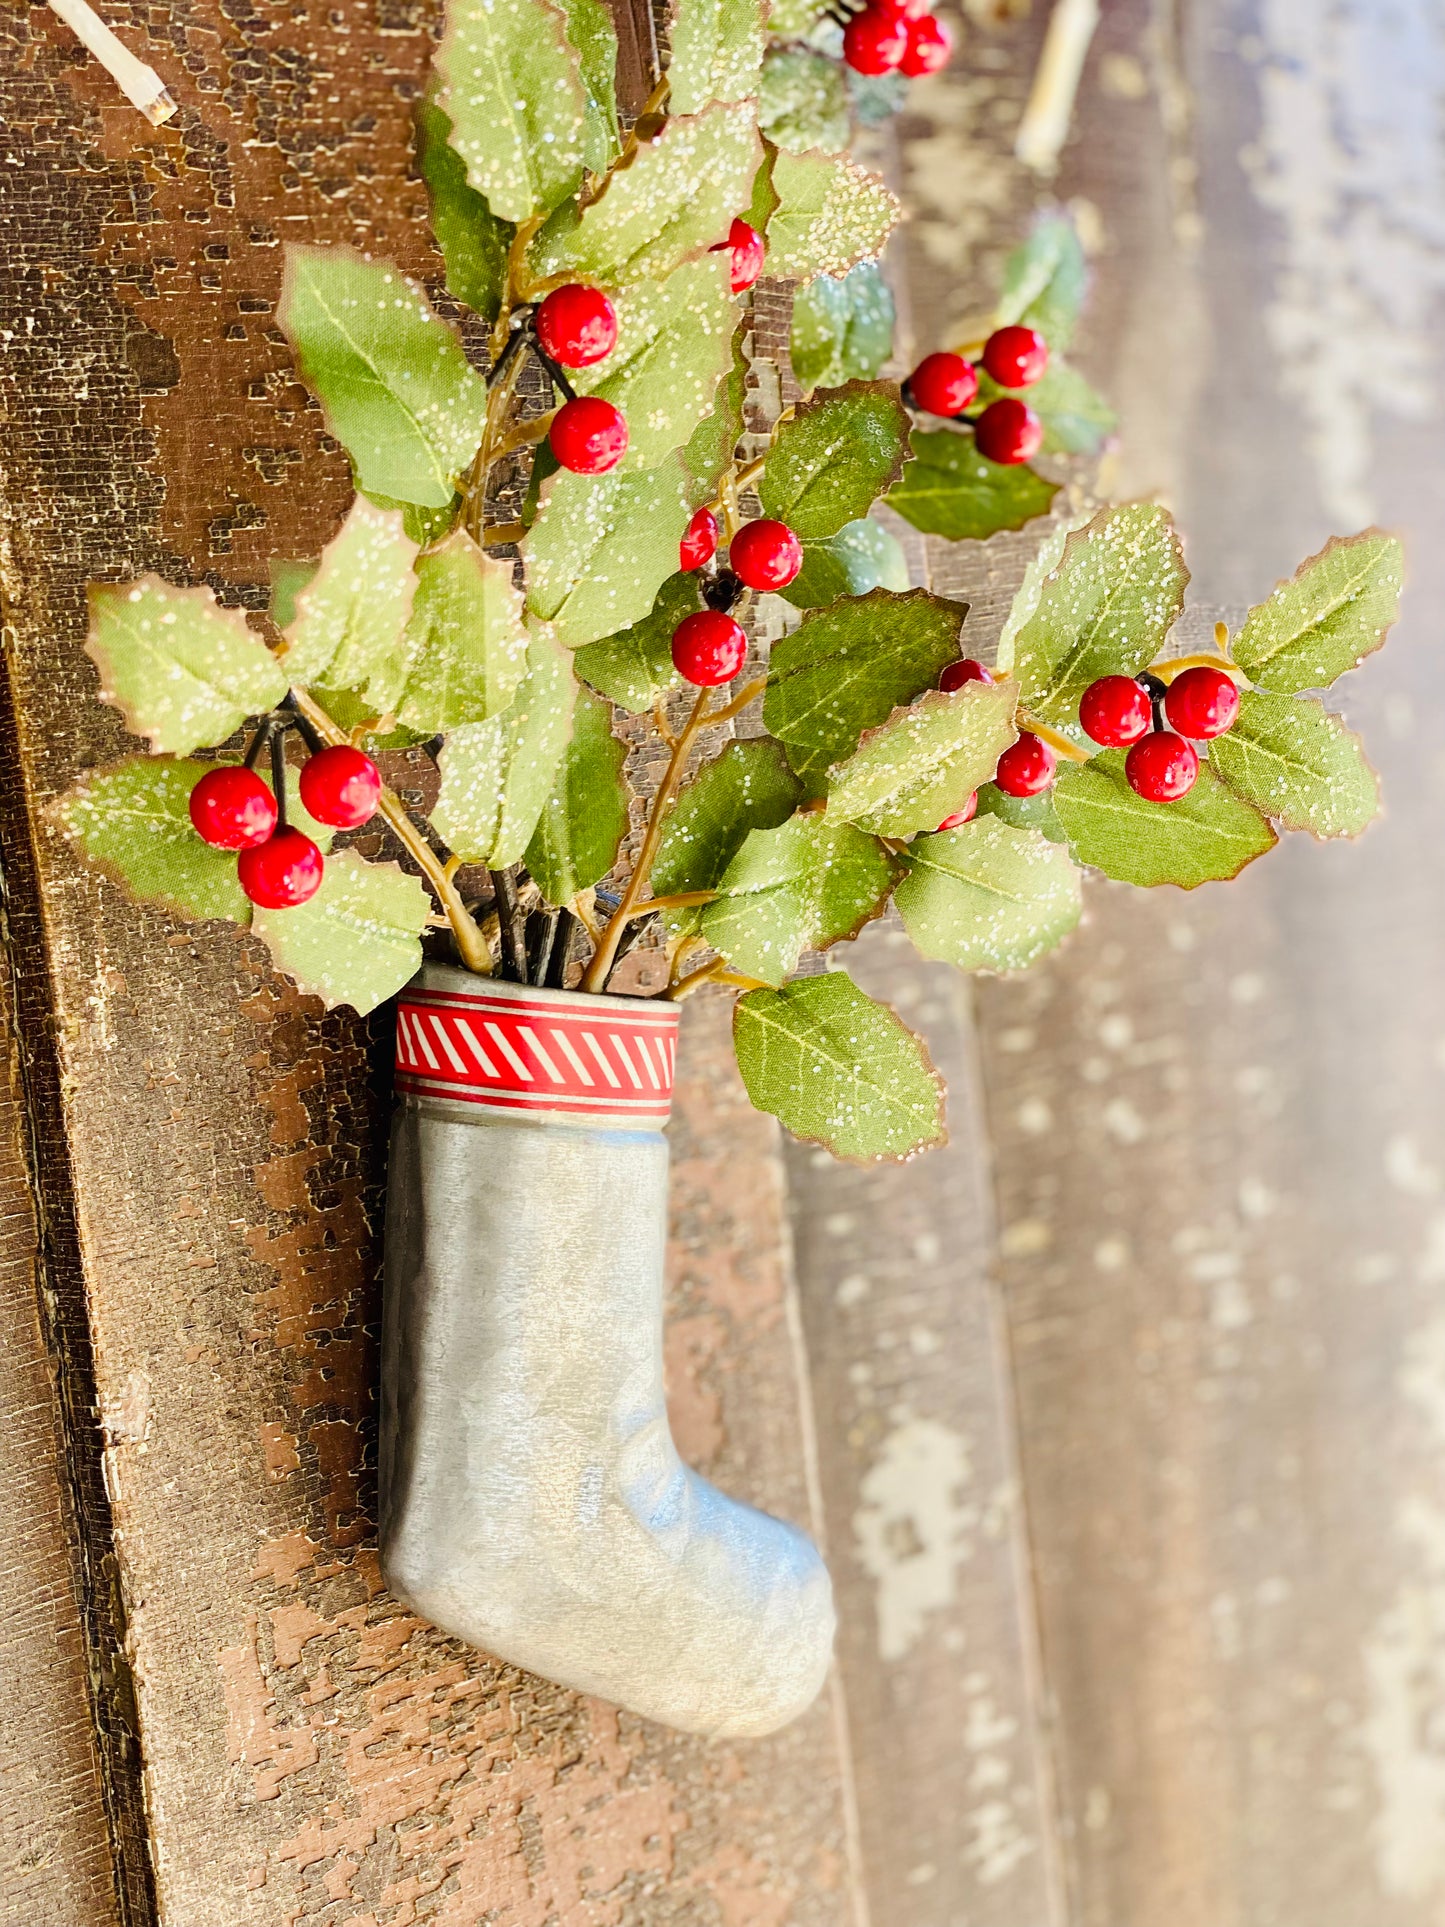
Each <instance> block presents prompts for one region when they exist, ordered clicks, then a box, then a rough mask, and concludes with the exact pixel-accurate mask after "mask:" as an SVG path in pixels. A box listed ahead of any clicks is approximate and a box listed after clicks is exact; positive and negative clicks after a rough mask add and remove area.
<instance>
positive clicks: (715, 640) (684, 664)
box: [672, 609, 748, 689]
mask: <svg viewBox="0 0 1445 1927" xmlns="http://www.w3.org/2000/svg"><path fill="white" fill-rule="evenodd" d="M747 653H748V639H747V637H746V636H745V635H744V634H743V629H742V625H741V623H737V622H734V621H733V619H732V617H731V616H730V615H725V614H724V613H723V611H722V610H721V609H699V610H698V612H697V614H696V615H695V616H684V617H683V619H682V621H681V622H680V623H678V625H677V627H676V628H675V629H674V630H673V632H672V666H673V668H674V669H676V671H677V672H678V674H679V675H680V676H686V678H687V680H688V681H689V682H690V683H695V684H696V685H697V687H698V688H699V689H716V688H717V686H718V684H719V683H724V682H731V681H732V679H733V677H734V676H735V675H736V674H737V673H738V671H739V670H740V669H741V668H742V666H743V657H744V656H746V654H747Z"/></svg>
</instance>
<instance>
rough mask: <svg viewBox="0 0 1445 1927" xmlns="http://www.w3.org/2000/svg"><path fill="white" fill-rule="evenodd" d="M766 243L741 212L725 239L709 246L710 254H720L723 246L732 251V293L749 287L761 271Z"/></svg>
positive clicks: (740, 292) (740, 291)
mask: <svg viewBox="0 0 1445 1927" xmlns="http://www.w3.org/2000/svg"><path fill="white" fill-rule="evenodd" d="M765 247H766V243H765V242H764V240H763V237H762V235H761V234H759V233H758V231H757V229H756V228H755V227H753V226H752V225H751V223H750V222H748V221H745V220H744V219H743V217H742V215H741V214H739V215H738V217H737V219H736V220H735V221H734V222H733V224H732V226H731V227H730V228H729V229H728V238H727V239H726V241H719V242H718V243H717V244H716V246H714V247H712V248H710V249H709V250H708V252H709V253H710V254H721V253H722V251H723V249H724V248H729V249H730V250H731V251H732V257H733V272H732V283H733V293H734V294H742V293H743V292H744V290H745V289H747V288H750V287H751V286H752V285H753V283H754V281H756V280H757V278H758V276H759V275H760V274H761V273H762V271H763V254H764V251H765Z"/></svg>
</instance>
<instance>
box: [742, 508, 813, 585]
mask: <svg viewBox="0 0 1445 1927" xmlns="http://www.w3.org/2000/svg"><path fill="white" fill-rule="evenodd" d="M728 563H729V565H730V566H731V568H732V572H733V574H734V575H735V576H736V577H737V579H738V581H739V582H741V583H742V584H743V586H744V588H748V589H786V588H787V586H788V584H789V583H790V582H791V581H792V580H793V577H794V576H795V575H796V574H797V573H798V571H799V569H801V568H802V566H803V545H802V543H801V542H800V541H799V540H798V538H797V536H796V535H794V533H793V531H792V530H791V529H790V528H789V527H788V525H787V523H786V522H770V521H766V520H764V521H758V522H746V523H744V524H743V526H742V528H740V529H739V530H738V532H737V534H736V535H735V536H734V537H733V539H732V544H731V546H730V548H729V549H728Z"/></svg>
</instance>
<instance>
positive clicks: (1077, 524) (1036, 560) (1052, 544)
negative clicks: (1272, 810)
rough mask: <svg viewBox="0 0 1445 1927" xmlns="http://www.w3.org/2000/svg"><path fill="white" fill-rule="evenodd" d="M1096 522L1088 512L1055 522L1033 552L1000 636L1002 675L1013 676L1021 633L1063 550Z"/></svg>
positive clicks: (999, 648)
mask: <svg viewBox="0 0 1445 1927" xmlns="http://www.w3.org/2000/svg"><path fill="white" fill-rule="evenodd" d="M1093 519H1094V511H1093V510H1091V509H1085V510H1084V512H1083V513H1082V514H1081V515H1076V516H1073V517H1071V518H1069V519H1067V520H1064V521H1059V522H1055V524H1054V525H1053V527H1052V528H1051V529H1050V530H1049V531H1048V532H1047V534H1046V535H1045V536H1044V538H1043V540H1042V541H1041V542H1040V543H1039V546H1038V547H1037V548H1036V549H1035V550H1034V554H1033V559H1032V560H1031V561H1030V563H1029V565H1028V567H1027V568H1026V569H1025V570H1024V576H1023V581H1022V582H1021V583H1020V584H1019V586H1018V588H1017V590H1016V591H1015V592H1014V599H1013V601H1012V602H1011V603H1010V604H1009V612H1008V615H1007V617H1006V618H1005V620H1004V625H1003V629H1002V632H1001V633H1000V635H999V639H998V654H997V657H996V666H997V668H998V672H999V674H1000V675H1001V676H1011V675H1012V674H1013V666H1014V649H1015V646H1016V644H1017V641H1018V636H1019V632H1020V630H1021V629H1022V628H1023V627H1024V625H1025V623H1027V622H1028V621H1029V619H1030V617H1031V616H1032V615H1033V613H1034V611H1035V609H1037V608H1038V606H1039V597H1040V596H1041V595H1042V594H1043V592H1044V585H1045V584H1046V583H1047V582H1048V580H1049V578H1050V576H1052V575H1053V573H1054V571H1055V569H1057V568H1058V566H1059V564H1060V562H1062V561H1063V559H1064V547H1065V544H1066V543H1067V542H1068V539H1069V537H1070V536H1071V535H1072V534H1073V533H1074V531H1075V529H1086V528H1087V527H1088V526H1089V524H1090V522H1092V521H1093Z"/></svg>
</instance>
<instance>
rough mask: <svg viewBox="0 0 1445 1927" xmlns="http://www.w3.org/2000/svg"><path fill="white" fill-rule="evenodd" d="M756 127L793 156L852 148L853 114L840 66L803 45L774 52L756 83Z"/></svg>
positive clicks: (833, 152) (766, 61)
mask: <svg viewBox="0 0 1445 1927" xmlns="http://www.w3.org/2000/svg"><path fill="white" fill-rule="evenodd" d="M758 125H759V127H761V128H762V130H763V132H764V133H765V134H766V135H767V137H768V139H769V140H770V141H772V142H773V144H774V145H775V146H777V147H785V148H786V149H787V150H788V152H789V153H792V154H806V153H807V151H808V149H809V148H810V147H815V148H817V149H818V150H819V152H820V153H824V154H836V153H839V152H840V151H841V150H842V149H843V148H845V147H846V146H847V145H848V135H849V132H850V128H851V115H850V112H849V102H848V87H847V83H846V82H845V80H844V79H843V70H842V68H841V67H840V66H839V64H838V62H837V61H836V60H829V59H828V57H827V55H826V54H820V53H814V52H812V51H811V50H810V49H808V48H805V47H788V48H783V47H772V48H770V49H769V50H768V54H767V57H766V59H765V60H764V61H763V72H762V79H761V81H760V82H759V85H758Z"/></svg>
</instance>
